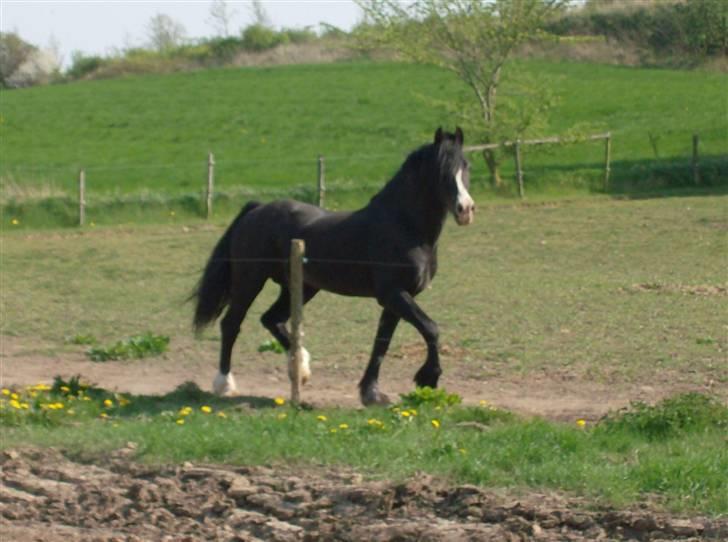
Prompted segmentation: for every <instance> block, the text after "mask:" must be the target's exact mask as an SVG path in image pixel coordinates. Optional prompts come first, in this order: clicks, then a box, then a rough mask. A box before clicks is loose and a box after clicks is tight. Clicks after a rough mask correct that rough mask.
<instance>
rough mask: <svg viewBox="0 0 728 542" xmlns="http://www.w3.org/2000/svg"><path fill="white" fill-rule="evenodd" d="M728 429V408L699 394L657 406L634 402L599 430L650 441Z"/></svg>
mask: <svg viewBox="0 0 728 542" xmlns="http://www.w3.org/2000/svg"><path fill="white" fill-rule="evenodd" d="M711 427H718V428H726V429H728V407H726V406H725V405H723V404H721V403H720V402H719V401H718V400H717V399H715V398H713V397H710V396H707V395H703V394H700V393H695V392H691V393H685V394H682V395H678V396H675V397H671V398H669V399H665V400H664V401H662V402H660V403H658V404H656V405H648V404H646V403H644V402H641V401H638V402H633V403H632V404H631V405H630V406H629V407H628V408H625V409H622V410H620V411H618V412H616V413H613V414H608V415H607V416H605V417H604V418H603V419H602V420H601V421H600V422H599V425H598V426H597V429H598V430H602V431H606V432H608V433H610V432H630V433H638V434H640V435H643V436H645V437H647V438H648V439H650V440H653V439H663V438H666V437H670V436H674V435H676V434H680V433H684V432H700V431H703V430H705V429H707V428H711Z"/></svg>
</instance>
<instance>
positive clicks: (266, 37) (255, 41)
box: [243, 24, 288, 51]
mask: <svg viewBox="0 0 728 542" xmlns="http://www.w3.org/2000/svg"><path fill="white" fill-rule="evenodd" d="M287 39H288V38H287V36H286V35H285V34H284V33H281V32H276V31H275V30H273V29H272V28H268V27H267V26H264V25H262V24H251V25H250V26H248V27H246V28H245V30H243V47H244V48H245V49H246V50H248V51H265V50H267V49H272V48H273V47H276V46H278V45H280V44H281V43H284V42H285V41H286V40H287Z"/></svg>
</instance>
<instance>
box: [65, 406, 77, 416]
mask: <svg viewBox="0 0 728 542" xmlns="http://www.w3.org/2000/svg"><path fill="white" fill-rule="evenodd" d="M66 412H67V413H68V415H69V416H73V415H75V414H76V411H75V410H73V409H72V408H69V409H68V410H66Z"/></svg>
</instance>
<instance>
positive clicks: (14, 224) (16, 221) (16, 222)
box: [10, 218, 20, 226]
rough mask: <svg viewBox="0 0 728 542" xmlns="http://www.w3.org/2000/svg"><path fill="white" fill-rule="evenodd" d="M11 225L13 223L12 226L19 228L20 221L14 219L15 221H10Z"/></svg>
mask: <svg viewBox="0 0 728 542" xmlns="http://www.w3.org/2000/svg"><path fill="white" fill-rule="evenodd" d="M10 223H11V224H12V225H13V226H17V225H18V224H20V220H18V219H17V218H13V219H12V220H11V221H10Z"/></svg>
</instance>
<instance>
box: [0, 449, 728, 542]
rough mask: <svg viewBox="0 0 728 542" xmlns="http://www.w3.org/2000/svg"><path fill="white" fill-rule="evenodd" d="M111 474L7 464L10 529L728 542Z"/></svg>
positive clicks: (550, 512) (451, 501) (191, 471)
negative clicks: (712, 541)
mask: <svg viewBox="0 0 728 542" xmlns="http://www.w3.org/2000/svg"><path fill="white" fill-rule="evenodd" d="M133 452H134V447H133V445H130V446H129V447H128V448H125V449H122V450H119V451H117V452H116V453H114V454H112V455H111V456H110V457H109V458H107V459H105V460H104V462H103V463H101V464H88V463H84V462H79V461H76V460H72V459H70V458H68V457H66V456H64V455H63V454H62V453H60V452H58V451H56V450H37V449H23V450H7V451H5V452H3V453H2V454H0V466H1V468H2V470H1V480H0V481H1V483H0V529H2V532H3V533H4V534H5V535H6V536H9V537H10V539H14V540H28V541H29V540H43V541H47V542H55V541H58V542H60V541H63V542H66V541H67V540H69V539H70V540H79V541H98V542H112V541H129V542H131V541H141V540H189V541H192V540H223V541H240V542H248V541H256V540H266V541H275V542H277V541H281V542H289V541H290V542H293V541H313V540H340V541H348V540H351V541H354V540H357V541H359V540H361V541H367V542H374V541H393V540H401V541H404V540H420V541H439V540H443V541H444V540H447V541H465V540H473V541H475V540H479V541H480V540H492V541H506V542H512V541H521V540H541V541H556V540H560V541H561V540H570V541H586V540H628V539H629V540H641V541H643V540H644V541H647V540H650V541H652V540H654V541H657V540H725V539H726V537H728V520H726V519H708V518H675V517H670V516H667V515H664V514H661V513H656V512H654V511H651V510H649V509H643V510H631V511H616V510H611V509H604V508H599V507H595V506H593V503H592V505H590V504H589V503H587V502H585V501H582V500H576V499H569V498H564V497H560V496H558V495H543V494H528V495H519V496H518V497H517V498H516V497H514V496H513V495H505V494H497V493H494V492H489V491H486V490H483V489H481V488H478V487H475V486H470V485H462V486H452V485H447V484H445V483H444V482H442V481H439V480H436V479H433V478H431V477H429V476H426V475H422V476H418V477H417V478H416V479H411V480H407V481H404V482H400V483H395V482H390V481H377V480H365V479H364V478H363V477H362V476H361V475H359V474H357V473H354V472H347V471H342V470H333V471H332V470H328V471H323V470H322V469H319V470H320V472H316V470H313V471H311V470H309V471H306V472H294V471H292V470H290V468H288V467H286V468H282V469H271V468H266V467H255V468H248V467H238V468H231V467H221V466H206V465H193V464H190V463H185V464H184V465H181V466H167V467H156V466H147V465H141V464H137V463H134V462H132V461H129V460H128V456H129V455H130V454H132V453H133Z"/></svg>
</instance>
